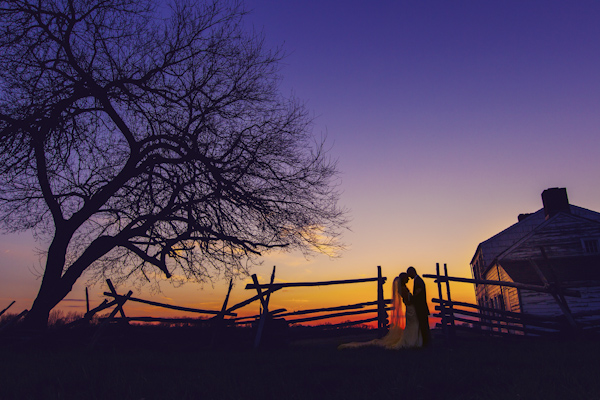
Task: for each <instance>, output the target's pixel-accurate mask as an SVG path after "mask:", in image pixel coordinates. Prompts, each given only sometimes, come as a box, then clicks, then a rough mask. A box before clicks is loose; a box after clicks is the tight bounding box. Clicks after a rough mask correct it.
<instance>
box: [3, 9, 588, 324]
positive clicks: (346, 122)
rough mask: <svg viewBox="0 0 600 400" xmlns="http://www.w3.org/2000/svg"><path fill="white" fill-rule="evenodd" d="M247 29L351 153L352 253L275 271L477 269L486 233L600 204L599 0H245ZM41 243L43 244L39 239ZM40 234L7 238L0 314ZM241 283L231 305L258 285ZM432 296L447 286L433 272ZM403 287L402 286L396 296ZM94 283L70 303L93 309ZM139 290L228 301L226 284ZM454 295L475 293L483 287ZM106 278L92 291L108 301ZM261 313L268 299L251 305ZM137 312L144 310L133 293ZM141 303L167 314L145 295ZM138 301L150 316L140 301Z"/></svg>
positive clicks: (26, 302) (298, 277)
mask: <svg viewBox="0 0 600 400" xmlns="http://www.w3.org/2000/svg"><path fill="white" fill-rule="evenodd" d="M246 7H247V8H248V9H249V10H251V14H250V15H249V16H248V17H247V19H246V22H247V24H248V27H249V28H250V27H254V29H256V30H258V31H263V32H264V35H265V37H266V43H267V45H268V46H269V47H276V46H283V48H284V49H285V51H286V52H287V54H288V56H287V57H286V58H285V61H284V63H283V69H282V77H283V79H282V82H281V91H282V93H283V94H284V95H291V94H293V95H294V96H296V97H297V98H299V99H301V100H303V101H305V103H306V106H307V108H308V109H309V110H310V111H311V112H312V114H313V115H314V127H313V131H314V134H315V135H316V136H317V137H321V135H326V136H327V142H328V144H329V145H330V146H331V151H330V154H331V156H332V157H333V158H335V159H337V160H338V167H339V170H340V172H341V174H340V181H341V184H340V190H341V191H342V196H341V205H342V206H345V207H347V208H348V209H349V210H350V218H351V223H350V229H351V230H350V231H347V232H345V234H344V242H345V243H346V244H347V247H348V249H347V250H346V251H345V252H344V253H342V254H341V256H340V257H339V258H336V259H330V258H328V257H327V256H316V257H313V258H310V259H305V258H303V257H302V256H301V255H297V254H294V253H292V254H289V253H283V254H281V253H274V254H271V255H268V256H266V257H265V258H264V265H263V266H262V267H260V268H258V269H256V270H255V271H254V272H256V273H257V274H258V275H259V280H260V281H261V282H266V281H267V280H268V279H269V276H270V273H271V269H272V267H273V265H276V266H277V274H276V281H290V282H292V281H323V280H337V279H353V278H363V277H373V276H376V272H377V270H376V267H377V266H378V265H381V266H382V269H383V274H384V276H387V277H388V278H389V279H388V280H389V281H390V282H391V280H392V279H393V277H394V276H395V275H397V274H398V273H399V272H401V271H404V270H406V268H407V267H408V266H410V265H412V266H414V267H416V268H417V271H418V272H419V273H420V274H428V273H429V274H431V273H434V272H435V263H441V264H444V263H446V264H447V265H448V270H449V273H450V274H451V275H455V276H462V277H471V272H470V269H469V262H470V260H471V257H472V256H473V254H474V252H475V249H476V247H477V245H478V243H480V242H482V241H484V240H486V239H487V238H489V237H491V236H493V235H494V234H496V233H498V232H500V231H501V230H503V229H505V228H507V227H508V226H510V225H512V224H514V223H516V222H517V215H518V214H520V213H526V212H534V211H536V210H538V209H540V208H541V207H542V203H541V197H540V195H541V193H542V191H543V190H544V189H546V188H550V187H566V188H567V191H568V195H569V200H570V202H571V204H575V205H578V206H581V207H585V208H589V209H592V210H595V211H600V185H599V184H598V173H599V172H600V157H599V156H598V153H599V150H600V76H599V71H600V23H599V21H600V2H597V1H577V2H566V1H497V2H494V1H480V0H477V1H397V0H396V1H391V0H381V1H377V2H367V1H358V0H339V1H332V0H318V1H317V0H285V1H282V0H270V1H268V0H247V1H246ZM38 246H39V247H40V248H43V246H42V245H38ZM35 247H36V244H35V243H34V242H33V240H32V239H31V235H30V234H22V235H19V236H15V235H4V236H1V237H0V252H1V254H2V257H1V258H0V309H3V308H4V307H6V306H7V305H8V304H9V303H10V302H11V301H12V300H16V301H17V303H15V305H14V306H13V308H11V311H12V312H19V311H20V310H22V309H25V308H29V307H30V306H31V303H32V301H33V298H34V297H35V294H36V292H37V290H38V287H39V284H40V280H39V279H37V278H36V276H35V274H36V271H37V273H39V271H40V262H39V256H38V252H37V251H36V250H35ZM248 281H249V280H246V281H239V282H237V283H236V285H235V287H234V289H233V292H232V297H231V300H230V302H231V303H234V302H238V301H241V300H243V299H244V298H246V297H249V296H250V295H252V294H253V293H251V292H249V291H246V290H244V286H245V284H246V283H247V282H248ZM427 284H428V294H429V296H428V297H429V298H430V299H431V297H433V296H434V295H435V294H436V293H435V292H436V290H437V288H436V286H435V285H434V284H433V282H432V281H428V282H427ZM389 286H390V285H389V284H387V285H386V296H389ZM84 288H85V279H83V280H81V281H80V283H79V284H78V285H77V286H76V287H75V289H74V291H73V292H72V293H71V294H70V295H69V296H68V301H64V302H63V303H61V307H62V308H63V309H64V310H67V311H68V310H75V311H83V310H84V307H85V306H84V304H83V302H82V301H80V300H82V299H83V298H84ZM162 288H163V292H162V293H153V292H151V291H150V290H149V288H147V287H142V288H138V287H136V286H134V285H131V287H121V288H117V289H118V290H119V289H120V290H119V291H120V292H127V290H129V289H132V290H133V291H134V296H136V297H142V298H153V299H154V300H155V301H163V302H170V303H173V304H180V305H187V306H191V307H199V308H211V309H219V308H220V306H221V303H222V301H223V298H224V297H225V293H226V283H225V282H217V283H215V285H214V287H211V285H203V286H201V285H198V284H187V285H185V286H183V287H179V288H172V287H171V286H170V285H169V283H168V282H166V281H165V283H164V284H163V285H162ZM452 289H453V295H455V296H456V297H457V298H460V299H462V300H466V301H473V300H474V290H473V287H472V286H471V285H468V284H457V285H456V287H453V288H452ZM105 290H106V288H105V286H101V285H96V286H93V287H90V293H92V295H93V299H94V300H93V301H92V303H93V305H95V304H97V303H99V302H100V301H101V299H102V297H101V296H100V295H101V293H102V292H103V291H105ZM375 298H376V289H375V285H374V284H361V285H354V286H343V287H337V288H334V287H321V288H309V289H289V290H285V291H280V292H277V293H276V294H274V295H273V297H272V298H271V302H272V304H273V307H274V308H280V307H285V308H287V309H288V310H290V311H291V310H298V309H304V308H315V307H324V306H335V305H344V304H349V303H358V302H363V301H370V300H375ZM249 308H252V310H249V311H251V312H256V311H258V305H255V306H251V307H249ZM125 309H126V311H127V310H128V306H127V305H126V306H125ZM130 309H131V310H132V311H131V313H133V314H135V313H137V314H139V315H153V316H159V315H163V314H164V312H163V311H159V310H155V309H150V308H143V307H138V308H137V309H134V308H130ZM133 310H135V311H133Z"/></svg>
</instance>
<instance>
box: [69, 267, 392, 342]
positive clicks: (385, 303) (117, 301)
mask: <svg viewBox="0 0 600 400" xmlns="http://www.w3.org/2000/svg"><path fill="white" fill-rule="evenodd" d="M274 278H275V267H273V273H272V274H271V280H270V283H268V284H261V283H259V282H258V278H257V277H256V275H252V280H253V283H250V284H247V285H246V287H245V289H246V290H256V295H254V296H251V297H250V298H248V299H246V300H244V301H242V302H240V303H237V304H235V305H233V306H228V301H229V295H230V293H231V289H232V285H233V283H232V281H230V283H229V289H228V292H227V295H226V296H225V301H224V302H223V305H222V307H221V310H203V309H197V308H191V307H181V306H177V305H173V304H165V303H159V302H156V301H150V300H144V299H140V298H136V297H133V296H132V294H133V293H132V292H131V291H129V292H128V293H127V294H126V295H122V294H118V293H117V291H116V289H115V287H114V285H113V284H112V282H111V281H110V279H107V280H106V283H107V285H108V288H109V290H110V291H107V292H104V295H105V296H107V297H109V298H112V300H111V301H109V300H106V299H105V300H104V301H103V302H102V303H101V304H100V305H98V306H97V307H95V308H93V309H90V307H89V300H88V301H86V309H87V310H88V311H87V312H86V314H85V315H84V318H83V319H81V320H79V321H75V322H73V323H72V325H75V324H79V323H81V322H89V321H90V320H91V319H92V318H93V317H94V316H95V315H96V314H97V313H99V312H101V311H104V310H107V309H109V308H111V307H115V308H114V309H113V310H112V312H111V313H110V315H109V316H108V317H103V318H101V319H100V321H101V325H100V327H99V329H98V332H97V334H96V335H95V336H94V338H93V339H92V346H93V345H94V344H95V343H96V342H97V340H98V338H99V336H100V335H101V332H102V331H103V329H104V328H105V326H106V325H107V324H109V323H111V322H120V323H129V322H131V321H135V322H159V323H161V322H162V323H185V324H207V323H208V324H210V325H212V326H213V327H214V329H215V334H214V335H213V337H214V338H216V337H217V336H218V331H219V330H220V329H222V328H223V327H224V326H232V325H233V326H237V325H248V324H252V325H253V326H255V327H256V328H257V329H256V336H255V342H254V344H255V347H258V346H259V344H260V341H261V336H262V334H263V330H264V329H265V324H266V321H267V320H269V319H285V321H286V323H287V324H302V323H306V322H312V321H323V320H327V319H332V318H340V317H349V316H363V318H362V319H359V320H354V321H344V322H342V323H337V324H329V325H328V326H329V327H331V328H339V327H346V326H352V325H359V324H365V323H370V322H374V321H377V328H378V330H379V335H380V336H383V335H384V334H385V333H386V332H387V327H388V313H387V312H388V311H389V310H390V307H389V304H391V300H389V299H385V298H384V296H383V284H384V283H385V282H386V280H387V278H386V277H383V276H382V274H381V267H379V266H378V267H377V277H373V278H361V279H346V280H335V281H321V282H289V283H274ZM366 282H376V283H377V300H375V301H368V302H363V303H357V304H349V305H342V306H335V307H325V308H318V309H307V310H298V311H289V312H288V311H287V310H286V309H277V310H272V311H270V310H269V303H270V298H271V295H272V294H273V293H275V292H277V291H279V290H281V289H284V288H297V287H315V286H330V285H344V284H358V283H366ZM87 298H88V297H87V292H86V299H87ZM256 301H259V302H260V305H261V307H260V312H259V314H256V315H250V316H240V317H238V316H237V313H236V312H234V311H236V310H238V309H240V308H242V307H245V306H247V305H249V304H252V303H254V302H256ZM126 302H136V303H142V304H148V305H152V306H155V307H161V308H167V309H171V310H178V311H184V312H191V313H196V314H201V315H205V316H207V318H204V319H200V318H196V319H194V318H154V317H128V316H126V315H125V311H124V309H123V306H124V304H125V303H126ZM117 314H118V316H117ZM365 314H371V315H372V316H369V317H366V318H364V316H365Z"/></svg>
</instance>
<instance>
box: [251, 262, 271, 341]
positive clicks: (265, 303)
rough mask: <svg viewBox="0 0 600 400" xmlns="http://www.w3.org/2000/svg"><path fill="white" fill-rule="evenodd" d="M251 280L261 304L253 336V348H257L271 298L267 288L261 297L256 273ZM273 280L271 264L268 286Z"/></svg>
mask: <svg viewBox="0 0 600 400" xmlns="http://www.w3.org/2000/svg"><path fill="white" fill-rule="evenodd" d="M252 280H253V281H254V285H256V291H257V292H258V295H259V296H260V302H261V304H262V308H263V309H262V313H261V314H260V320H259V321H258V327H257V330H256V337H255V338H254V348H257V347H258V346H259V345H260V339H261V336H262V332H263V329H264V327H265V320H266V319H267V317H268V315H269V299H270V298H271V290H267V296H266V298H263V293H262V291H261V290H260V285H259V283H258V279H257V278H256V274H254V275H252ZM274 280H275V266H273V272H272V273H271V283H270V284H269V288H268V289H271V286H272V285H273V281H274Z"/></svg>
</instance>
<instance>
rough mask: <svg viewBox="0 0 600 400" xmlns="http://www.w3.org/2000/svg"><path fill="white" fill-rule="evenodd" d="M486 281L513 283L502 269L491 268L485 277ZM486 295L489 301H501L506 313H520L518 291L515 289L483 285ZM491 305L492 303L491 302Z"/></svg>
mask: <svg viewBox="0 0 600 400" xmlns="http://www.w3.org/2000/svg"><path fill="white" fill-rule="evenodd" d="M485 279H486V280H491V281H503V282H513V280H512V279H511V278H510V276H508V274H507V273H506V271H505V270H504V269H503V268H502V267H496V266H494V267H492V268H491V269H490V270H489V271H488V272H487V273H486V275H485ZM485 286H486V293H487V296H488V298H489V299H490V300H492V299H501V300H500V301H503V302H504V309H505V310H506V311H513V312H520V311H521V305H520V303H519V291H518V290H517V289H516V288H510V287H506V286H497V285H485ZM496 304H497V303H496ZM492 305H493V302H492Z"/></svg>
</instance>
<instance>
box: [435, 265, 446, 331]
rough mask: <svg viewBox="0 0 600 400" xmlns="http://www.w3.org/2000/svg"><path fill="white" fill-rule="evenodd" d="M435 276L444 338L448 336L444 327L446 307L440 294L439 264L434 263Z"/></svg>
mask: <svg viewBox="0 0 600 400" xmlns="http://www.w3.org/2000/svg"><path fill="white" fill-rule="evenodd" d="M435 275H436V281H437V286H438V296H439V299H440V314H441V317H442V332H443V333H444V336H447V335H448V327H447V326H446V305H445V303H444V295H443V293H442V282H441V278H442V277H441V275H440V263H435Z"/></svg>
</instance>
